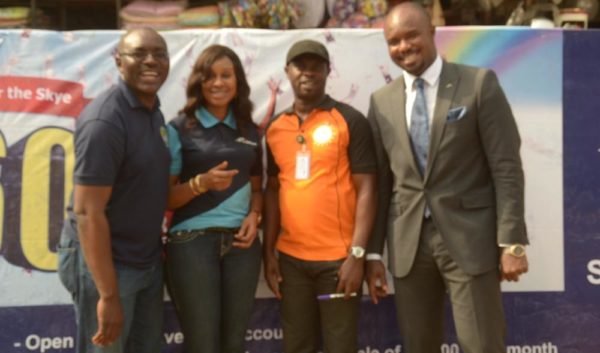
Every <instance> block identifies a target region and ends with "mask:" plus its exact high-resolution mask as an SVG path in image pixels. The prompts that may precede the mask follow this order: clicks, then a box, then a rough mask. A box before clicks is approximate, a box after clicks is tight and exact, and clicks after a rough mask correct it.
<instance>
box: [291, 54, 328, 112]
mask: <svg viewBox="0 0 600 353" xmlns="http://www.w3.org/2000/svg"><path fill="white" fill-rule="evenodd" d="M285 72H286V74H287V77H288V79H289V80H290V83H291V85H292V89H293V90H294V96H295V97H296V99H299V100H302V101H306V102H320V101H321V100H322V99H323V97H324V96H325V84H326V83H327V76H328V75H329V64H328V63H327V61H325V60H323V59H321V58H320V57H318V56H316V55H313V54H304V55H300V56H298V57H296V58H294V60H292V61H291V62H290V63H289V64H288V65H287V66H286V67H285Z"/></svg>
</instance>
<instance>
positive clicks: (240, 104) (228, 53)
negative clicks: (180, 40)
mask: <svg viewBox="0 0 600 353" xmlns="http://www.w3.org/2000/svg"><path fill="white" fill-rule="evenodd" d="M224 57H227V58H229V60H231V62H232V63H233V69H234V73H235V78H236V82H237V87H236V95H235V97H234V98H233V100H232V101H231V103H230V105H231V109H232V110H233V116H234V118H235V120H236V123H237V126H238V130H239V131H240V132H241V133H242V136H244V135H245V129H244V126H245V125H246V124H247V123H249V124H254V122H253V121H252V109H253V104H252V101H251V100H250V86H249V85H248V81H247V80H246V73H245V72H244V67H243V66H242V62H241V61H240V58H239V57H238V56H237V54H236V53H235V52H234V51H233V50H231V49H229V48H228V47H225V46H222V45H218V44H215V45H211V46H209V47H208V48H206V49H204V50H203V51H202V53H200V55H199V56H198V59H196V63H194V67H193V68H192V73H191V74H190V78H189V79H188V84H187V88H186V95H187V101H186V103H185V106H184V107H183V109H181V111H180V114H185V116H186V120H187V121H186V124H185V125H186V127H193V126H196V124H197V119H196V110H197V109H198V108H199V107H201V106H204V105H205V104H206V101H205V98H204V96H202V83H203V82H206V81H207V80H208V79H210V78H211V76H212V71H211V67H212V66H213V64H214V63H215V62H216V61H218V60H220V59H222V58H224Z"/></svg>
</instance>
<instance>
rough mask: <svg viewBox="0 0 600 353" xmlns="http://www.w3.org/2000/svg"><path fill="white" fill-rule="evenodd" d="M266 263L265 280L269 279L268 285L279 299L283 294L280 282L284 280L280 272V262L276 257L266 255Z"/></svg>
mask: <svg viewBox="0 0 600 353" xmlns="http://www.w3.org/2000/svg"><path fill="white" fill-rule="evenodd" d="M264 263H265V268H264V272H265V280H266V281H267V285H268V286H269V289H271V292H273V294H274V295H275V297H276V298H277V299H281V297H282V295H281V291H280V288H279V284H280V283H281V282H282V281H283V278H282V277H281V274H280V272H279V264H278V263H277V259H276V258H275V257H268V256H265V259H264Z"/></svg>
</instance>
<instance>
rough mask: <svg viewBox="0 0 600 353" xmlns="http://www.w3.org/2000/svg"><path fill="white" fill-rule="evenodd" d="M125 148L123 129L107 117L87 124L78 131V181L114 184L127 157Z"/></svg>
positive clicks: (76, 134)
mask: <svg viewBox="0 0 600 353" xmlns="http://www.w3.org/2000/svg"><path fill="white" fill-rule="evenodd" d="M125 151H126V139H125V134H124V131H123V130H122V129H120V128H119V127H117V126H115V125H113V124H111V123H109V122H106V121H103V120H91V121H88V122H86V123H84V124H83V125H81V126H80V127H79V128H78V129H77V131H76V132H75V156H76V157H75V158H76V159H75V170H74V172H73V175H74V180H75V183H76V184H79V185H98V186H110V185H113V184H114V182H115V180H116V179H117V175H118V172H119V170H120V166H121V164H122V163H123V160H124V159H125V155H126V153H125Z"/></svg>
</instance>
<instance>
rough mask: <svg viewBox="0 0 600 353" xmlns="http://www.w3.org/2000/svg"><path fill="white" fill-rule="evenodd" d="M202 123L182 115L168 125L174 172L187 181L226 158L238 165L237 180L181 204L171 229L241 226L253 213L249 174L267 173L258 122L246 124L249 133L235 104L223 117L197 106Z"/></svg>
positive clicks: (232, 167)
mask: <svg viewBox="0 0 600 353" xmlns="http://www.w3.org/2000/svg"><path fill="white" fill-rule="evenodd" d="M196 118H197V122H198V123H197V124H196V126H193V127H187V126H186V125H187V124H186V117H185V116H179V117H177V118H175V119H173V121H171V122H170V123H169V125H168V127H167V129H168V134H169V148H170V150H171V157H172V162H171V175H175V176H178V177H179V180H180V181H181V182H187V181H188V180H189V179H190V178H193V177H195V176H196V175H197V174H199V173H205V172H206V171H208V170H209V169H211V168H213V167H215V166H216V165H218V164H220V163H221V162H223V161H227V162H228V163H229V166H228V169H237V170H239V173H238V174H237V175H236V176H235V177H234V178H233V182H232V185H231V186H230V187H229V188H228V189H226V190H223V191H214V190H209V191H208V192H206V193H204V194H202V195H200V196H197V197H195V198H194V199H192V200H191V201H190V202H188V203H187V204H186V205H184V206H182V207H180V208H179V209H177V210H176V211H175V213H174V215H173V227H172V228H171V231H177V230H192V229H202V228H210V227H231V228H236V227H239V226H240V225H241V224H242V222H243V220H244V218H245V217H246V216H247V215H248V212H249V207H250V199H251V195H252V190H251V185H250V177H251V176H260V175H261V174H262V160H261V149H260V135H259V133H258V129H257V127H256V125H254V124H252V123H249V122H240V124H244V129H243V130H244V136H242V134H241V129H239V126H238V123H236V120H235V118H234V116H233V113H232V111H231V109H230V110H229V112H228V114H227V116H226V117H225V119H223V121H221V120H219V119H217V118H216V117H214V116H213V115H212V114H211V113H210V112H208V110H206V109H205V108H200V109H198V110H197V111H196Z"/></svg>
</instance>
